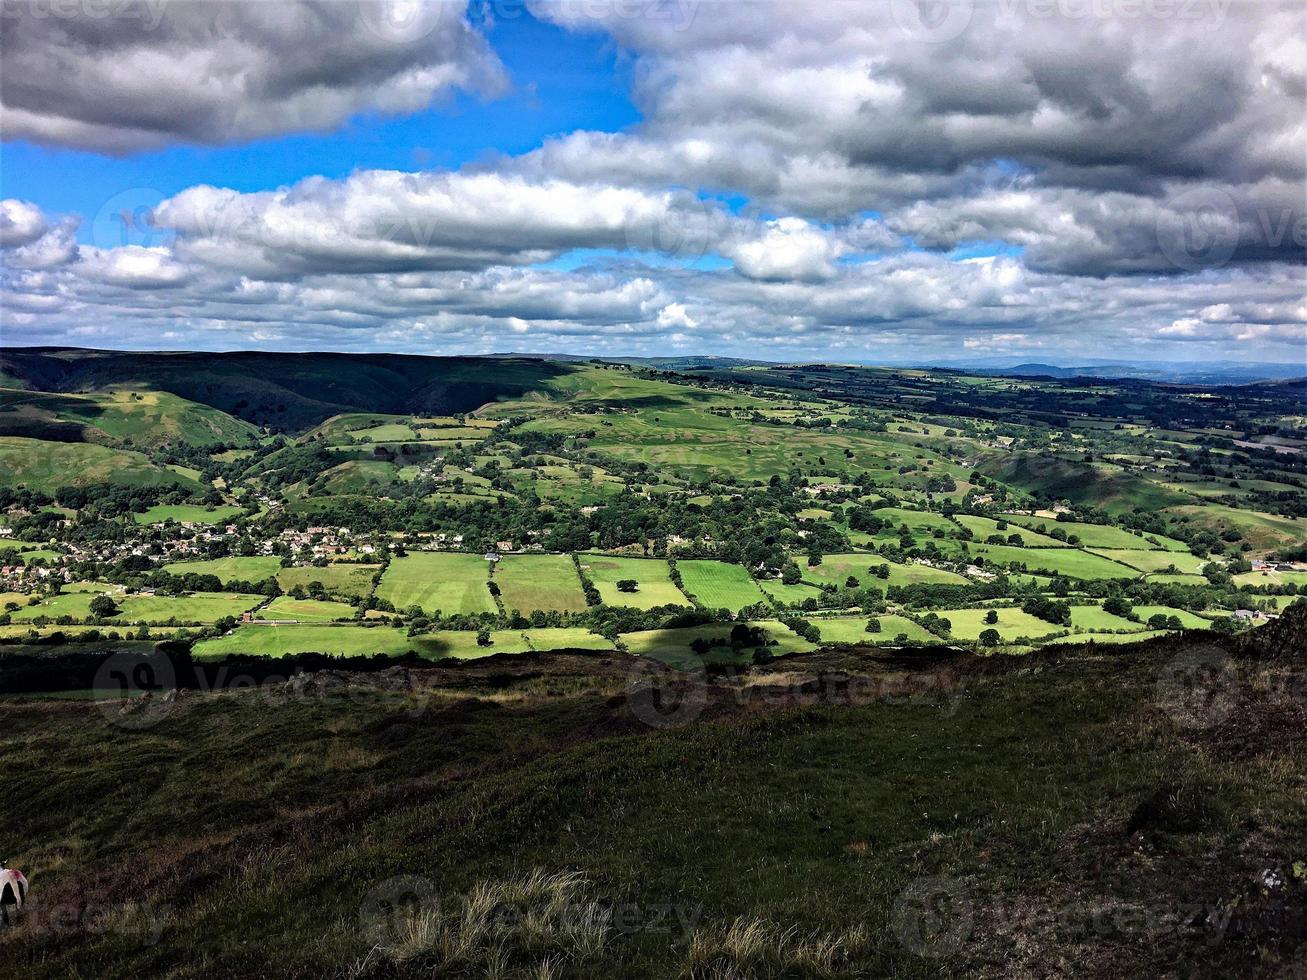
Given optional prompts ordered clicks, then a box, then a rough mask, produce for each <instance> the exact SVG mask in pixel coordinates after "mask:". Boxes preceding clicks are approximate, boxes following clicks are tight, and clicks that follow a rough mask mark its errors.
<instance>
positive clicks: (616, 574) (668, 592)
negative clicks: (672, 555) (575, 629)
mask: <svg viewBox="0 0 1307 980" xmlns="http://www.w3.org/2000/svg"><path fill="white" fill-rule="evenodd" d="M578 557H579V558H580V559H581V568H582V570H583V571H584V572H585V574H586V575H588V576H589V578H590V581H592V582H593V583H594V586H595V588H596V589H598V590H599V595H600V597H601V598H602V599H603V601H604V603H605V604H607V605H610V606H631V607H633V608H635V609H652V608H654V607H655V606H688V605H690V600H689V599H687V598H686V597H685V596H684V595H682V594H681V590H680V589H678V588H677V587H676V586H675V585H674V584H673V582H672V580H671V577H670V575H671V572H670V569H668V567H667V562H666V561H664V560H663V559H661V558H623V557H618V556H614V555H591V554H583V555H579V556H578ZM622 579H635V581H637V582H638V583H640V584H639V589H638V591H636V592H622V591H620V590H619V589H618V588H617V583H618V582H620V581H621V580H622Z"/></svg>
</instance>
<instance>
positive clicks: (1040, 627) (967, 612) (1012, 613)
mask: <svg viewBox="0 0 1307 980" xmlns="http://www.w3.org/2000/svg"><path fill="white" fill-rule="evenodd" d="M994 611H995V612H997V613H998V622H997V623H993V624H990V623H986V622H985V614H986V613H988V612H989V610H988V609H940V610H939V611H938V615H940V616H942V617H944V618H945V619H947V620H948V621H949V622H950V623H951V624H952V626H951V628H950V629H949V632H950V633H952V634H953V636H954V637H956V638H957V639H959V640H967V641H969V642H975V641H976V640H978V639H980V634H981V633H983V632H984V631H985V630H989V629H992V630H997V631H998V635H999V636H1001V637H1002V638H1003V640H1004V641H1005V642H1009V643H1010V642H1012V641H1014V640H1016V639H1018V638H1020V637H1023V636H1024V637H1028V638H1029V639H1032V640H1035V639H1038V638H1040V637H1041V636H1048V634H1050V633H1058V632H1061V631H1062V630H1063V629H1065V628H1066V627H1064V626H1055V625H1053V624H1052V623H1049V622H1045V621H1044V620H1042V619H1039V618H1038V617H1036V616H1031V615H1030V614H1029V613H1026V612H1022V611H1021V610H1020V609H1013V608H1007V609H995V610H994Z"/></svg>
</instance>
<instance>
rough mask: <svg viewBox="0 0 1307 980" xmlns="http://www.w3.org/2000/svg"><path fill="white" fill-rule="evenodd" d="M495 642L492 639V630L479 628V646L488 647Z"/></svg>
mask: <svg viewBox="0 0 1307 980" xmlns="http://www.w3.org/2000/svg"><path fill="white" fill-rule="evenodd" d="M493 642H494V641H493V640H491V639H490V630H477V646H479V647H488V646H490V644H491V643H493Z"/></svg>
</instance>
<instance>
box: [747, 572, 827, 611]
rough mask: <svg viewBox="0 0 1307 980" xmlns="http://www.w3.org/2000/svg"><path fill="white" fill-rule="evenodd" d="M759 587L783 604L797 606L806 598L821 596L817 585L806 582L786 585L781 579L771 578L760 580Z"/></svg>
mask: <svg viewBox="0 0 1307 980" xmlns="http://www.w3.org/2000/svg"><path fill="white" fill-rule="evenodd" d="M758 586H759V588H761V589H762V591H763V592H765V593H767V595H769V596H771V597H772V598H773V599H774V600H776V601H777V602H779V603H780V604H781V605H783V606H797V605H799V604H800V603H802V602H803V600H804V599H817V598H820V596H821V589H819V588H817V587H816V586H815V585H809V584H808V583H806V582H796V583H795V584H794V585H786V584H785V583H784V582H782V581H781V580H780V579H777V578H769V579H760V580H759V581H758Z"/></svg>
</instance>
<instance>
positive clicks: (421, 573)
mask: <svg viewBox="0 0 1307 980" xmlns="http://www.w3.org/2000/svg"><path fill="white" fill-rule="evenodd" d="M489 564H490V563H489V562H487V561H486V560H485V559H484V558H482V557H481V556H480V555H465V554H456V553H454V552H433V551H416V552H410V553H409V554H407V555H405V556H404V557H403V558H395V559H393V560H392V561H391V562H390V565H389V566H388V567H387V568H386V571H385V574H383V575H382V576H381V582H380V584H378V585H377V595H378V596H379V597H380V598H383V599H386V600H388V601H389V602H391V603H392V604H393V605H394V607H395V608H396V609H407V608H409V607H410V606H419V607H420V608H421V609H422V610H423V611H424V612H427V613H443V614H445V615H446V616H452V615H455V614H456V613H493V612H495V611H496V608H497V607H496V606H495V600H494V598H493V597H492V596H491V595H490V590H489V589H487V588H486V581H487V580H488V579H489V577H490V568H489Z"/></svg>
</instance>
